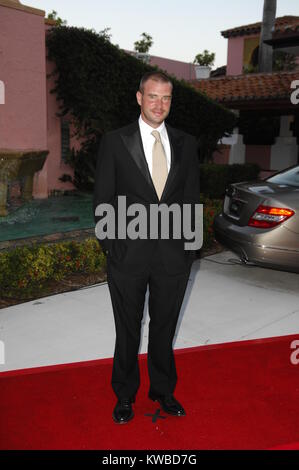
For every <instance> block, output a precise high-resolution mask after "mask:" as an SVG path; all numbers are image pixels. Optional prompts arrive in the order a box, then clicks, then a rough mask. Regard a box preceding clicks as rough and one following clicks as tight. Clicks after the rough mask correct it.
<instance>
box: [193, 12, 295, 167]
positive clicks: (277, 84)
mask: <svg viewBox="0 0 299 470" xmlns="http://www.w3.org/2000/svg"><path fill="white" fill-rule="evenodd" d="M260 31H261V23H260V22H259V23H254V24H249V25H244V26H238V27H235V28H232V29H228V30H226V31H222V33H221V34H222V36H223V37H225V38H227V39H228V44H227V66H226V75H225V74H224V75H222V76H218V77H216V78H208V79H203V80H199V81H193V85H194V87H195V88H196V89H198V90H199V91H201V92H204V93H206V94H207V95H208V96H210V97H211V98H212V99H214V100H215V101H217V102H218V103H220V104H222V105H224V106H226V107H228V108H229V109H231V110H233V111H234V112H235V113H236V114H237V115H238V116H239V117H240V118H241V119H242V117H244V116H246V118H249V117H250V116H251V117H250V119H252V120H254V119H258V118H259V117H260V116H265V117H267V116H268V117H270V116H272V117H274V116H276V118H277V119H279V123H280V125H279V132H278V135H276V137H275V142H273V144H272V145H269V144H268V145H267V144H264V145H261V144H257V143H256V142H251V143H250V144H248V143H244V138H243V135H242V133H241V131H240V129H238V128H236V129H235V130H234V134H233V135H232V136H231V137H229V138H224V139H222V145H220V149H221V153H219V152H215V153H214V155H213V157H214V161H215V162H217V163H247V162H248V163H249V162H250V163H258V164H259V165H260V167H261V168H262V170H264V171H263V173H264V174H267V173H269V172H273V171H277V170H282V169H284V168H286V167H288V166H291V165H294V164H296V163H298V161H299V150H298V149H299V147H298V141H299V136H298V134H296V133H295V132H296V129H298V124H299V122H298V105H296V104H295V103H294V102H292V100H291V95H292V92H293V91H294V86H293V85H294V84H295V82H296V80H298V79H299V17H298V16H283V17H280V18H276V20H275V30H274V32H273V34H272V39H271V40H270V41H269V43H270V44H271V45H272V47H273V49H274V50H281V51H285V52H289V53H292V54H293V55H295V57H296V60H295V62H297V67H296V69H295V70H294V71H289V72H287V71H285V72H284V71H282V72H273V73H247V72H255V71H256V70H255V67H256V66H257V62H258V47H259V39H260Z"/></svg>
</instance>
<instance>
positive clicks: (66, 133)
mask: <svg viewBox="0 0 299 470" xmlns="http://www.w3.org/2000/svg"><path fill="white" fill-rule="evenodd" d="M69 153H70V123H69V121H65V120H62V121H61V160H62V161H63V162H67V160H68V156H69Z"/></svg>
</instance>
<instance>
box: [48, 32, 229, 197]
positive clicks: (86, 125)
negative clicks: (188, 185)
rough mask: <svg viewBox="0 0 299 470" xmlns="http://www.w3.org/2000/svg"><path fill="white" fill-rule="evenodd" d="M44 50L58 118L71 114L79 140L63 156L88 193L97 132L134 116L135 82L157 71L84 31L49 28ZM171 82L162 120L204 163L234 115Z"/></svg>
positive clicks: (187, 87) (182, 83) (189, 88)
mask: <svg viewBox="0 0 299 470" xmlns="http://www.w3.org/2000/svg"><path fill="white" fill-rule="evenodd" d="M47 50H48V58H49V60H51V61H53V62H54V63H55V66H56V67H55V70H54V72H53V75H54V77H55V87H54V89H53V90H52V92H53V93H56V97H57V100H58V102H59V104H60V115H61V116H65V115H68V116H72V117H73V119H74V124H75V127H76V130H77V133H78V135H80V136H81V137H82V138H83V145H82V147H81V150H80V151H79V152H75V151H73V153H71V154H70V156H69V162H70V163H71V164H72V165H73V166H74V168H75V184H76V185H77V187H80V188H81V189H92V187H93V183H94V179H93V177H94V168H95V154H96V148H97V146H98V143H99V140H100V138H101V136H102V134H103V133H104V132H106V131H109V130H112V129H117V128H119V127H122V126H124V125H126V124H129V123H130V122H132V121H134V120H136V119H137V118H138V116H139V114H140V108H139V106H138V104H137V101H136V91H137V89H138V87H139V82H140V78H141V76H142V75H143V74H144V73H145V72H148V71H150V70H157V68H156V67H151V66H149V65H147V64H145V63H143V62H142V61H140V60H138V59H136V58H135V57H133V56H130V55H129V54H127V53H125V52H124V51H122V50H120V49H119V48H118V47H116V46H114V45H112V44H111V43H110V42H109V40H107V38H106V37H105V36H103V35H100V34H97V33H96V32H95V31H92V30H86V29H84V28H76V27H68V26H61V27H55V28H52V30H51V31H50V32H49V33H48V35H47ZM172 80H173V83H174V90H173V103H172V107H171V112H170V115H169V118H168V122H169V124H170V125H172V126H174V127H178V128H180V129H182V130H184V131H186V132H188V133H190V134H192V135H194V136H196V137H197V138H198V139H199V146H200V158H201V160H205V159H207V160H208V159H209V158H210V157H211V155H212V152H213V151H214V149H215V148H216V146H217V142H218V141H219V139H220V138H221V137H223V136H224V135H225V134H227V133H230V132H232V129H233V127H234V126H235V124H236V117H235V115H234V114H233V113H232V112H230V111H229V110H228V109H226V108H224V107H223V106H220V105H218V104H216V103H215V102H214V101H212V100H211V99H209V98H208V97H207V96H205V95H203V94H201V93H199V92H198V91H197V90H195V89H194V88H193V87H192V86H191V85H190V84H188V83H187V82H185V81H183V80H178V79H176V78H175V77H172Z"/></svg>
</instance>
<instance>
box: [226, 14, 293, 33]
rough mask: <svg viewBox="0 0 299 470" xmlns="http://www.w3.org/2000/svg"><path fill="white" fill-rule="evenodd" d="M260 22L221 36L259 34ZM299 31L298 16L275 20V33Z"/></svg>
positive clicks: (282, 17)
mask: <svg viewBox="0 0 299 470" xmlns="http://www.w3.org/2000/svg"><path fill="white" fill-rule="evenodd" d="M261 24H262V23H261V22H258V23H252V24H247V25H243V26H237V27H236V28H231V29H226V30H225V31H221V34H222V36H224V37H225V38H230V37H232V36H243V35H245V34H246V35H247V34H259V33H260V31H261ZM287 30H290V31H298V30H299V16H291V15H288V16H280V17H279V18H276V20H275V33H277V32H284V31H287Z"/></svg>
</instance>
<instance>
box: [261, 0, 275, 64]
mask: <svg viewBox="0 0 299 470" xmlns="http://www.w3.org/2000/svg"><path fill="white" fill-rule="evenodd" d="M275 16H276V0H264V11H263V22H262V27H261V35H260V45H259V72H272V60H273V58H272V57H273V49H272V46H268V45H267V44H265V43H264V41H265V40H266V39H271V38H272V32H273V31H274V26H275Z"/></svg>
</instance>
